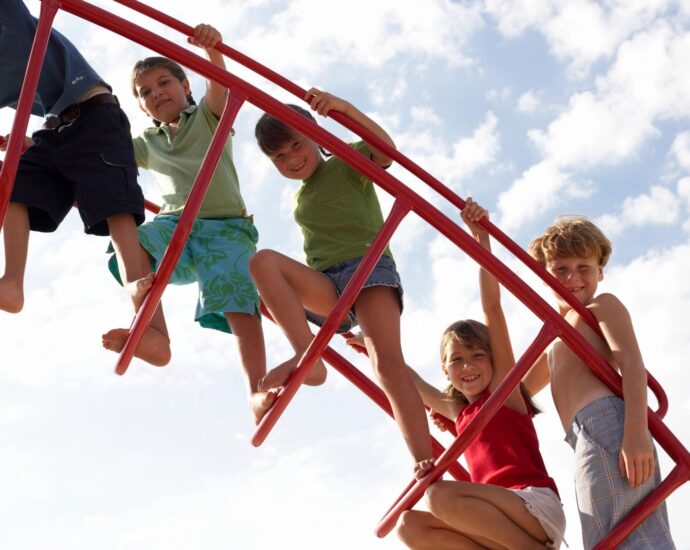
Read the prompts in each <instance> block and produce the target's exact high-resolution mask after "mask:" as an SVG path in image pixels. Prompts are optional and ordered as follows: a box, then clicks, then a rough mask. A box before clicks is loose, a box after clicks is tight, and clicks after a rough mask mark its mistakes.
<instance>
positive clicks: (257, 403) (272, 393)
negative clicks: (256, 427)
mask: <svg viewBox="0 0 690 550" xmlns="http://www.w3.org/2000/svg"><path fill="white" fill-rule="evenodd" d="M279 393H280V390H279V389H278V388H273V389H270V390H268V391H259V392H256V393H253V394H252V395H251V397H250V398H249V407H250V408H251V410H252V412H253V413H254V423H255V424H258V423H259V422H261V419H262V418H263V417H264V415H265V414H266V412H267V411H268V409H270V408H271V406H272V405H273V402H274V401H275V400H276V397H278V394H279Z"/></svg>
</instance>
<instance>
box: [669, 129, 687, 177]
mask: <svg viewBox="0 0 690 550" xmlns="http://www.w3.org/2000/svg"><path fill="white" fill-rule="evenodd" d="M671 152H672V153H673V156H674V157H675V158H676V161H677V162H678V164H679V165H680V166H681V167H682V168H683V169H685V170H690V130H686V131H685V132H681V133H679V134H678V135H677V136H676V137H675V139H674V140H673V145H672V146H671Z"/></svg>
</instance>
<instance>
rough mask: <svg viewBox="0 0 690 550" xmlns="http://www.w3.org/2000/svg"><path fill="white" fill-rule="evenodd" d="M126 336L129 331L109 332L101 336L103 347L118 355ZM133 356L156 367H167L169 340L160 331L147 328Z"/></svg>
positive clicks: (118, 329)
mask: <svg viewBox="0 0 690 550" xmlns="http://www.w3.org/2000/svg"><path fill="white" fill-rule="evenodd" d="M128 336H129V330H128V329H126V328H114V329H112V330H109V331H108V332H106V333H105V334H104V335H103V347H104V348H105V349H109V350H110V351H114V352H115V353H120V352H121V351H122V348H124V347H125V342H126V341H127V337H128ZM134 356H135V357H138V358H139V359H141V360H143V361H146V362H147V363H151V364H152V365H155V366H156V367H162V366H164V365H167V364H168V363H169V362H170V339H169V338H168V337H167V335H166V334H165V333H163V332H162V331H161V330H159V329H157V328H155V327H147V328H146V331H145V332H144V336H143V338H142V339H141V342H139V345H138V346H137V349H136V351H135V352H134Z"/></svg>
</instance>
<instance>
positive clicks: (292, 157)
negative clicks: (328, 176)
mask: <svg viewBox="0 0 690 550" xmlns="http://www.w3.org/2000/svg"><path fill="white" fill-rule="evenodd" d="M269 157H270V159H271V161H272V162H273V165H274V166H275V167H276V168H277V169H278V172H280V174H281V175H282V176H284V177H286V178H288V179H291V180H305V179H308V178H310V177H311V176H312V175H313V174H314V172H316V169H317V168H318V167H319V166H321V164H323V162H324V160H323V157H322V156H321V152H320V151H319V147H318V145H316V143H314V142H313V141H312V140H310V139H309V138H307V137H305V136H303V135H302V134H298V133H297V132H293V133H292V135H291V136H290V139H289V140H288V141H286V142H285V143H284V144H283V145H281V146H280V147H278V148H277V149H276V150H275V151H273V152H272V153H271V154H269Z"/></svg>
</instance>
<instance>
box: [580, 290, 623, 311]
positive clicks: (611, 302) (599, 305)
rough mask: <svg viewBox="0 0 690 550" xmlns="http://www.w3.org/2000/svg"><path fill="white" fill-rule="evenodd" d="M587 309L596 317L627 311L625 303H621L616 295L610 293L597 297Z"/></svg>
mask: <svg viewBox="0 0 690 550" xmlns="http://www.w3.org/2000/svg"><path fill="white" fill-rule="evenodd" d="M587 309H589V310H591V311H592V313H594V314H595V315H597V313H599V314H606V313H608V312H612V313H616V312H617V313H620V312H624V311H627V309H626V307H625V305H623V302H621V300H620V299H619V298H618V297H617V296H616V295H615V294H611V293H610V292H604V293H602V294H599V295H597V296H596V297H595V298H593V299H592V301H591V302H590V303H589V304H587Z"/></svg>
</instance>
